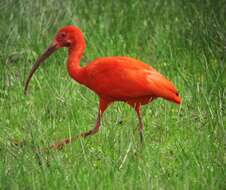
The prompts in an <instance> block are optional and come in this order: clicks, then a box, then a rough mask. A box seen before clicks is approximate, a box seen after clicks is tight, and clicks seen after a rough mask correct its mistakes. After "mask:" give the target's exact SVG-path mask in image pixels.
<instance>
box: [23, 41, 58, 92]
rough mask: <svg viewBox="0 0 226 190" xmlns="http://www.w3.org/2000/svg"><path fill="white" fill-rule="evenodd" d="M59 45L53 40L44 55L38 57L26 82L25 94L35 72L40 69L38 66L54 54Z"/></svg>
mask: <svg viewBox="0 0 226 190" xmlns="http://www.w3.org/2000/svg"><path fill="white" fill-rule="evenodd" d="M58 48H59V47H58V45H57V43H56V42H53V43H52V44H50V46H49V47H48V48H47V49H46V50H45V51H44V53H43V54H42V55H40V56H39V57H38V59H37V61H36V62H35V64H34V65H33V67H32V69H31V71H30V73H29V75H28V78H27V80H26V82H25V87H24V94H25V95H26V94H27V89H28V84H29V82H30V80H31V78H32V76H33V74H34V73H35V71H36V70H37V69H38V67H39V66H40V65H41V64H42V63H44V61H45V60H46V59H47V58H48V57H49V56H50V55H51V54H53V53H54V52H55V51H56V50H57V49H58Z"/></svg>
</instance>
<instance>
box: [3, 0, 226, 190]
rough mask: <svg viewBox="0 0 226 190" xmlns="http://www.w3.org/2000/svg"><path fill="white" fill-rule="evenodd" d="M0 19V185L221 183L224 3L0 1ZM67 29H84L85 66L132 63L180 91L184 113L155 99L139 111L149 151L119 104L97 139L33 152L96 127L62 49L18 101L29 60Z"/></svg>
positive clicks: (92, 101) (225, 163) (91, 103)
mask: <svg viewBox="0 0 226 190" xmlns="http://www.w3.org/2000/svg"><path fill="white" fill-rule="evenodd" d="M0 16H1V17H0V18H1V19H0V31H1V37H0V42H1V43H0V46H1V50H0V61H1V64H0V72H1V73H0V154H1V157H0V189H94V188H96V189H115V188H117V189H214V190H215V189H225V188H226V181H225V179H226V171H225V167H226V152H225V150H226V140H225V139H226V128H225V126H226V125H225V121H226V117H225V114H226V113H225V106H226V101H225V100H226V97H225V96H226V95H225V92H226V91H225V84H226V78H225V76H226V75H225V74H226V73H225V60H226V59H225V56H226V48H225V42H226V38H225V36H226V21H225V20H226V3H225V1H223V0H219V1H213V0H206V1H204V0H203V1H184V0H172V1H166V0H159V1H153V0H151V1H144V0H142V1H137V0H130V1H119V0H118V1H117V0H115V1H112V2H110V1H98V0H76V1H73V0H69V1H53V0H49V1H45V0H42V1H28V0H21V1H15V0H8V1H4V0H3V1H1V2H0ZM68 24H74V25H77V26H79V27H80V28H81V29H82V31H83V32H84V34H85V37H86V42H87V49H86V52H85V55H84V58H83V61H82V65H86V64H87V63H88V62H89V61H90V60H93V59H95V58H96V57H101V56H112V55H127V56H132V57H135V58H137V59H140V60H142V61H144V62H146V63H150V64H151V65H152V66H153V67H155V68H156V69H157V70H159V71H160V72H161V73H163V74H164V75H166V76H167V77H168V78H170V79H171V80H172V81H173V82H174V83H175V84H176V86H177V88H178V89H179V91H180V94H181V96H182V98H183V103H182V105H181V106H179V107H178V106H175V105H173V104H170V103H169V102H166V101H163V100H158V101H155V102H153V103H152V104H150V105H148V106H145V107H144V108H143V116H144V123H145V147H143V148H142V147H141V146H140V144H139V138H138V137H139V136H138V134H137V130H136V128H137V125H138V121H137V119H136V115H135V113H134V112H133V110H132V109H130V108H129V107H127V106H126V105H124V104H122V103H116V104H114V105H113V106H112V107H111V108H110V109H108V111H107V112H106V114H105V115H104V118H103V123H102V128H101V131H100V133H99V134H97V135H96V136H94V137H92V138H89V139H86V140H80V141H78V142H76V143H74V144H73V145H70V146H67V147H66V148H65V149H64V150H62V151H60V152H51V151H50V152H49V153H37V152H35V151H34V149H37V148H38V147H44V146H47V145H48V144H50V143H52V142H54V141H55V140H59V139H62V138H64V137H67V136H70V135H75V134H78V133H80V132H81V131H85V130H87V129H89V128H91V127H92V126H93V125H94V123H95V118H96V113H97V106H98V99H97V97H96V95H95V94H94V93H92V92H91V91H89V90H88V89H86V88H84V87H82V86H80V85H78V84H77V83H75V82H74V81H73V80H72V79H70V77H69V75H68V74H67V71H66V67H65V64H64V63H65V60H66V56H67V54H66V51H65V50H61V51H59V52H57V53H56V54H55V55H54V56H52V57H51V58H50V59H49V60H48V61H47V63H45V64H44V65H43V66H42V68H40V69H39V71H38V72H37V73H36V74H35V76H34V78H33V79H32V83H31V85H30V89H29V96H27V97H25V96H24V95H23V84H24V80H25V78H26V77H27V74H28V72H29V70H30V68H31V65H32V64H33V63H34V61H35V59H36V58H37V56H38V55H39V54H40V53H41V52H42V51H43V50H44V49H45V48H46V47H47V45H48V44H49V43H50V42H51V40H52V39H53V37H54V35H55V33H56V31H57V30H58V29H59V28H60V27H62V26H65V25H68ZM15 139H18V140H24V141H25V142H26V146H24V147H21V148H19V147H15V146H14V145H12V144H11V142H12V141H13V140H15Z"/></svg>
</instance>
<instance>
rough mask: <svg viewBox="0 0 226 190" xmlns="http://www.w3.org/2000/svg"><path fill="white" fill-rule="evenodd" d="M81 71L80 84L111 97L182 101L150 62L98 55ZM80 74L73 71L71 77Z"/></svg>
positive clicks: (174, 89) (109, 98)
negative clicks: (159, 98) (99, 56)
mask: <svg viewBox="0 0 226 190" xmlns="http://www.w3.org/2000/svg"><path fill="white" fill-rule="evenodd" d="M69 64H70V63H69ZM80 72H81V74H80V76H82V80H81V81H80V83H82V84H84V85H85V86H87V87H88V88H90V89H91V90H93V91H94V92H96V94H97V95H98V96H99V97H103V98H106V99H108V100H112V101H125V102H129V101H135V100H136V101H137V103H141V104H145V103H148V101H147V100H153V99H155V98H157V97H162V98H165V99H168V100H170V101H173V102H176V103H180V99H179V98H178V93H177V90H176V88H175V87H174V85H173V84H172V83H171V82H170V81H169V80H167V79H166V78H165V77H163V76H162V75H161V74H160V73H159V72H157V71H156V70H155V69H154V68H152V67H151V66H150V65H148V64H145V63H143V62H141V61H139V60H136V59H133V58H130V57H119V56H118V57H106V58H98V59H96V60H94V61H92V62H91V63H89V64H88V65H87V66H86V67H84V68H81V70H80ZM69 73H70V70H69ZM77 74H78V73H75V74H74V73H71V76H72V78H74V79H77V76H76V75H77ZM144 100H145V101H144Z"/></svg>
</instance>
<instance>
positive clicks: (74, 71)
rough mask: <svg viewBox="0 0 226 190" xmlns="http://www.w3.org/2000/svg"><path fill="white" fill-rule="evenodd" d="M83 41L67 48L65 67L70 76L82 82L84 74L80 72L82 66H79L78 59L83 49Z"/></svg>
mask: <svg viewBox="0 0 226 190" xmlns="http://www.w3.org/2000/svg"><path fill="white" fill-rule="evenodd" d="M85 47H86V45H85V42H83V43H80V44H77V45H72V46H71V47H69V49H68V60H67V69H68V73H69V74H70V76H71V77H72V78H73V79H75V80H76V81H78V82H79V83H84V82H85V81H84V75H83V74H82V71H83V68H82V67H81V66H80V60H81V58H82V55H83V52H84V50H85Z"/></svg>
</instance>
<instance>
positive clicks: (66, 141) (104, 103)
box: [50, 98, 111, 149]
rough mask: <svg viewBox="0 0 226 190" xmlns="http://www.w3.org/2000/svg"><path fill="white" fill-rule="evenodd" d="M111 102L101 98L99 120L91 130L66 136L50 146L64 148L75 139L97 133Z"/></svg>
mask: <svg viewBox="0 0 226 190" xmlns="http://www.w3.org/2000/svg"><path fill="white" fill-rule="evenodd" d="M110 104H111V101H107V100H104V99H102V98H100V101H99V109H98V116H97V121H96V125H95V127H94V128H92V129H91V130H89V131H87V132H83V133H81V134H80V135H76V136H73V137H70V138H66V139H64V140H62V141H60V142H56V143H54V144H52V145H51V146H50V148H53V149H62V148H63V147H64V146H65V145H66V144H69V143H72V142H74V141H75V140H77V139H79V138H81V137H83V138H86V137H88V136H91V135H94V134H95V133H97V132H98V131H99V128H100V122H101V117H102V115H103V113H104V111H105V110H106V109H107V107H108V106H109V105H110Z"/></svg>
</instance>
